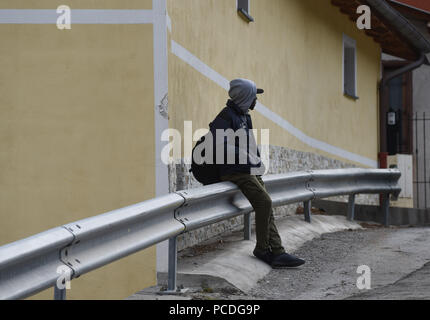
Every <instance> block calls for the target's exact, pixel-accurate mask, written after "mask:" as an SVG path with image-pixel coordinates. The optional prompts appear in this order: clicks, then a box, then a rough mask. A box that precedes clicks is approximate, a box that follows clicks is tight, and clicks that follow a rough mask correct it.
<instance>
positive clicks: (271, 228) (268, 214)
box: [210, 79, 305, 268]
mask: <svg viewBox="0 0 430 320" xmlns="http://www.w3.org/2000/svg"><path fill="white" fill-rule="evenodd" d="M262 93H264V90H262V89H257V87H256V85H255V83H254V82H253V81H250V80H246V79H236V80H233V81H231V83H230V90H229V96H230V99H229V100H228V101H227V106H226V108H224V109H223V110H222V111H221V113H220V114H219V115H218V116H217V117H216V118H215V120H214V121H213V122H212V123H211V124H210V131H211V132H212V135H213V137H214V145H215V146H217V147H219V146H220V145H221V146H222V147H221V149H220V148H217V147H216V148H215V149H214V150H215V156H216V157H217V159H219V152H220V150H221V151H222V150H224V152H221V153H222V155H221V158H222V157H224V162H222V164H221V165H217V168H218V174H219V177H220V180H221V181H230V182H233V183H235V184H236V185H237V186H238V187H239V189H240V190H241V191H242V192H243V194H244V195H245V197H246V198H247V199H248V200H249V202H250V203H251V205H252V207H253V208H254V210H255V224H256V238H257V244H256V247H255V249H254V252H253V253H254V255H255V256H256V257H257V258H258V259H260V260H263V261H264V262H266V263H268V264H269V265H271V266H272V267H273V268H283V267H298V266H300V265H302V264H304V263H305V261H304V260H302V259H299V258H297V257H295V256H293V255H290V254H288V253H286V252H285V250H284V248H283V246H282V241H281V238H280V236H279V233H278V230H277V228H276V226H275V220H274V217H273V210H272V200H271V198H270V195H269V194H268V193H267V191H266V189H265V186H264V183H263V180H262V178H261V175H262V174H264V172H265V168H264V164H263V162H262V161H261V158H260V153H259V151H258V148H257V145H256V142H255V137H254V135H253V133H252V120H251V116H250V115H249V110H254V108H255V106H256V104H257V94H262ZM220 131H224V132H226V131H229V132H234V133H235V135H234V136H233V138H231V139H229V134H225V135H224V136H223V137H224V139H220V138H219V137H220V136H219V132H220ZM242 136H244V137H245V139H241V137H242ZM240 140H244V141H247V143H246V144H245V145H243V144H242V143H241V141H240ZM218 163H219V162H218V161H217V164H218Z"/></svg>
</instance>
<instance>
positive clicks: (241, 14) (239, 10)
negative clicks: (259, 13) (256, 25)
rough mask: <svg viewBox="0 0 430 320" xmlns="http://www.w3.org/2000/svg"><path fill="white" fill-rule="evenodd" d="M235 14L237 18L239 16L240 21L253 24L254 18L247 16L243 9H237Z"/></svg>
mask: <svg viewBox="0 0 430 320" xmlns="http://www.w3.org/2000/svg"><path fill="white" fill-rule="evenodd" d="M237 13H238V14H239V16H241V18H242V19H244V20H245V21H246V22H254V18H253V17H251V16H250V15H249V13H248V12H246V11H245V10H244V9H242V8H240V9H237Z"/></svg>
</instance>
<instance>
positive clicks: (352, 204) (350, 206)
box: [347, 194, 355, 221]
mask: <svg viewBox="0 0 430 320" xmlns="http://www.w3.org/2000/svg"><path fill="white" fill-rule="evenodd" d="M354 214H355V194H350V195H349V200H348V214H347V219H348V220H349V221H353V220H354Z"/></svg>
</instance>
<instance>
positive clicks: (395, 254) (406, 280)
mask: <svg viewBox="0 0 430 320" xmlns="http://www.w3.org/2000/svg"><path fill="white" fill-rule="evenodd" d="M429 244H430V228H370V229H365V230H357V231H343V232H337V233H332V234H325V235H323V236H322V237H321V238H318V239H314V240H312V241H309V242H307V243H306V244H304V245H303V246H302V247H301V248H300V249H299V250H297V251H296V252H295V254H296V255H298V256H300V257H302V258H304V259H305V260H306V261H307V263H306V264H305V265H304V266H302V267H301V268H298V269H284V270H272V271H271V272H270V273H269V274H268V275H267V276H266V277H265V278H263V279H262V280H260V281H259V282H258V284H257V286H256V287H254V288H253V289H252V290H251V291H250V292H248V293H247V294H240V293H239V292H235V291H234V290H233V291H231V292H228V291H224V292H205V293H201V292H200V293H195V294H191V297H192V298H194V299H213V298H215V299H274V300H279V299H281V300H286V299H323V300H324V299H402V300H403V299H430V245H429ZM361 265H366V266H368V267H369V268H370V271H371V274H370V275H371V276H370V286H371V289H370V290H367V289H363V290H360V289H358V288H357V278H358V277H360V274H358V273H357V268H358V266H361Z"/></svg>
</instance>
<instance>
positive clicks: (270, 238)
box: [221, 173, 285, 254]
mask: <svg viewBox="0 0 430 320" xmlns="http://www.w3.org/2000/svg"><path fill="white" fill-rule="evenodd" d="M221 180H222V181H230V182H233V183H235V184H236V185H237V186H238V187H239V189H240V190H241V191H242V193H243V194H244V195H245V197H246V198H247V199H248V200H249V202H250V203H251V205H252V207H253V208H254V211H255V229H256V238H257V245H256V249H257V250H258V251H265V250H267V249H270V250H271V251H272V252H273V253H274V254H280V253H284V252H285V250H284V248H283V247H282V240H281V237H280V236H279V233H278V229H277V228H276V226H275V219H274V217H273V210H272V199H271V198H270V195H269V194H268V193H267V191H266V188H265V186H264V182H263V180H262V179H261V176H252V175H250V174H245V173H236V174H232V175H227V176H223V177H221Z"/></svg>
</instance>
